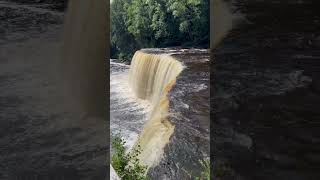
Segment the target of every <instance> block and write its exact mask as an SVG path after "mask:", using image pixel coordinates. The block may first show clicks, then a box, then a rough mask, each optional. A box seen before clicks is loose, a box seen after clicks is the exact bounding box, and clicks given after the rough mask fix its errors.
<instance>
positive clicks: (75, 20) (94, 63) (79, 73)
mask: <svg viewBox="0 0 320 180" xmlns="http://www.w3.org/2000/svg"><path fill="white" fill-rule="evenodd" d="M107 6H108V2H107V1H100V0H91V1H88V0H77V1H75V0H71V1H70V2H69V5H68V13H67V15H66V20H65V35H64V49H63V52H64V54H63V58H62V62H61V70H62V72H61V74H62V75H63V77H62V79H63V80H64V84H63V89H64V90H65V91H64V93H65V94H66V96H65V99H66V104H67V108H68V109H69V110H72V111H74V112H75V113H78V114H79V115H80V116H81V117H82V118H83V119H87V118H88V117H95V118H97V117H98V118H100V119H103V121H104V120H105V118H106V111H107V107H106V100H105V99H106V95H107V94H106V84H107V82H108V81H107V75H106V61H105V58H106V57H107V56H108V52H109V51H108V49H107V42H109V41H108V36H107V32H108V31H107V26H108V24H107V13H108V11H109V8H108V7H107ZM85 121H86V120H85Z"/></svg>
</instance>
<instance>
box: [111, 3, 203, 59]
mask: <svg viewBox="0 0 320 180" xmlns="http://www.w3.org/2000/svg"><path fill="white" fill-rule="evenodd" d="M186 44H188V46H204V47H208V44H209V0H113V2H112V3H111V46H112V51H111V53H112V57H113V58H118V56H119V54H120V53H123V54H124V57H126V58H127V57H131V56H132V54H133V53H134V52H135V51H136V50H137V49H140V48H145V47H148V48H152V47H168V46H184V45H186Z"/></svg>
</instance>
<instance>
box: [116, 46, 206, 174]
mask: <svg viewBox="0 0 320 180" xmlns="http://www.w3.org/2000/svg"><path fill="white" fill-rule="evenodd" d="M110 65H111V66H110V67H111V68H110V105H111V106H110V113H111V115H110V117H111V132H112V133H113V134H114V133H117V132H120V134H121V136H122V137H123V138H124V139H125V140H126V142H127V144H126V146H127V148H128V149H130V148H131V147H134V146H135V145H137V144H139V145H140V146H141V151H142V152H141V154H140V156H139V159H140V162H141V163H142V164H144V165H147V166H148V177H150V178H151V179H186V178H187V177H188V175H187V173H186V171H190V172H191V171H193V172H194V171H195V172H196V173H199V172H200V171H202V169H201V165H200V164H199V160H203V159H206V158H208V156H209V119H210V117H209V88H208V87H209V55H208V51H207V50H205V49H142V50H140V51H137V52H136V53H135V55H134V57H133V59H132V62H131V65H130V66H129V65H125V64H122V63H117V62H116V60H111V62H110Z"/></svg>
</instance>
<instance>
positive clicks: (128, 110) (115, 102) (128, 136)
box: [110, 60, 151, 149]
mask: <svg viewBox="0 0 320 180" xmlns="http://www.w3.org/2000/svg"><path fill="white" fill-rule="evenodd" d="M115 61H116V60H111V61H110V129H111V134H112V135H113V136H114V135H116V134H117V133H119V134H120V135H121V137H123V138H124V140H125V141H126V147H127V149H130V148H131V147H132V146H133V145H134V143H135V142H136V140H137V139H138V134H139V133H140V132H141V130H142V127H143V125H144V123H145V122H146V121H147V116H148V113H149V112H150V109H151V105H150V103H149V102H148V101H146V100H142V99H138V98H136V96H135V95H134V93H132V90H131V88H130V87H129V79H128V74H129V65H126V64H123V63H117V62H115Z"/></svg>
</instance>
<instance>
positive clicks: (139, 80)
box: [129, 51, 183, 167]
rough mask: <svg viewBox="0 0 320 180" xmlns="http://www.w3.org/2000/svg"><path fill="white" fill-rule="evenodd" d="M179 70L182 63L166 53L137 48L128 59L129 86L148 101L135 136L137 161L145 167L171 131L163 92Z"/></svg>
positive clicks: (157, 154)
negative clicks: (148, 110)
mask: <svg viewBox="0 0 320 180" xmlns="http://www.w3.org/2000/svg"><path fill="white" fill-rule="evenodd" d="M182 70H183V66H182V64H181V63H180V62H179V61H177V60H175V59H174V58H173V57H171V56H169V55H158V54H149V53H146V52H143V51H137V52H136V53H135V55H134V57H133V59H132V63H131V67H130V76H129V77H130V86H131V88H132V89H133V91H134V93H135V95H136V96H137V97H139V98H141V99H147V100H149V102H150V103H151V105H152V111H151V114H150V116H149V120H148V122H147V124H146V125H145V126H144V129H143V131H142V133H141V134H140V138H139V140H138V144H140V145H141V148H142V153H141V154H140V161H141V162H142V163H143V164H146V165H148V166H149V167H150V166H153V165H155V164H156V163H157V162H158V161H159V158H160V157H161V155H162V154H163V148H164V146H165V145H166V144H167V143H168V142H169V138H170V136H171V134H172V133H173V131H174V126H173V125H172V124H171V123H170V121H169V120H168V119H167V115H168V108H169V100H168V98H167V94H168V92H169V91H170V90H171V88H172V86H173V85H174V84H175V82H176V77H177V76H178V75H179V74H180V72H181V71H182Z"/></svg>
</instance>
